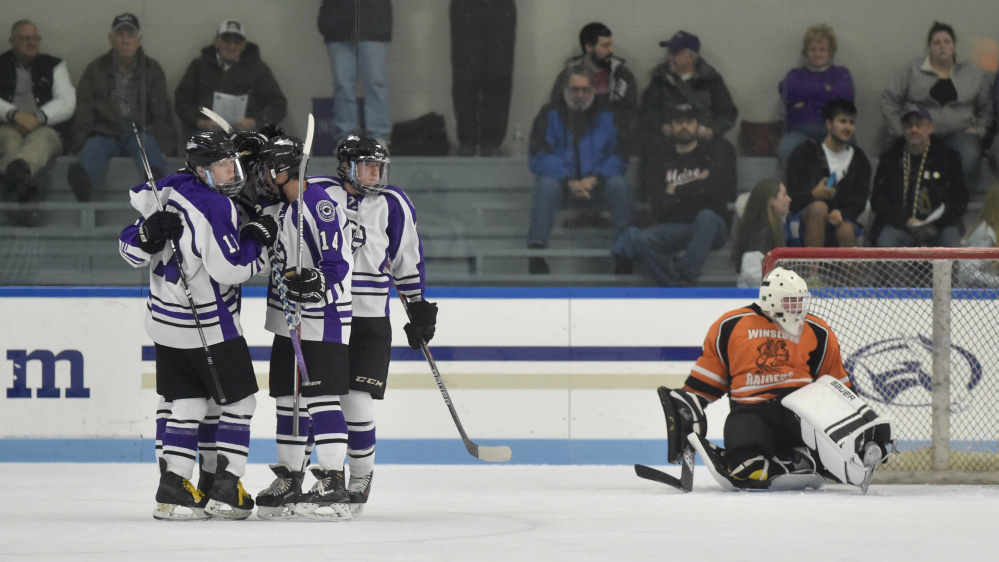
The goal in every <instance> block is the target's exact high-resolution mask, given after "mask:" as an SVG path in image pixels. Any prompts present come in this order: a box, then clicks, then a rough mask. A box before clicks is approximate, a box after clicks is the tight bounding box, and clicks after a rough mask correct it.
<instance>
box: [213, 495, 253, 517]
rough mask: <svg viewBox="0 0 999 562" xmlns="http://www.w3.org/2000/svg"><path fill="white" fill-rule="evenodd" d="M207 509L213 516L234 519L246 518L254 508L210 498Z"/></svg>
mask: <svg viewBox="0 0 999 562" xmlns="http://www.w3.org/2000/svg"><path fill="white" fill-rule="evenodd" d="M205 511H206V512H208V514H209V515H210V516H212V517H215V518H218V519H230V520H233V521H240V520H242V519H246V518H247V517H249V516H250V514H252V513H253V509H242V508H239V507H233V506H231V505H229V504H227V503H222V502H220V501H218V500H208V505H207V506H206V507H205Z"/></svg>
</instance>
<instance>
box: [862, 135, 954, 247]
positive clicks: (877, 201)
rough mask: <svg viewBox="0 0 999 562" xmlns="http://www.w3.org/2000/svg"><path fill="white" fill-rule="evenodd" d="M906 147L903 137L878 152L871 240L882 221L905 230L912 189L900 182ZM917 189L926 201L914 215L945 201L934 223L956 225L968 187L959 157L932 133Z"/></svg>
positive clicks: (932, 208) (873, 238)
mask: <svg viewBox="0 0 999 562" xmlns="http://www.w3.org/2000/svg"><path fill="white" fill-rule="evenodd" d="M903 150H907V149H906V145H905V138H904V137H901V138H899V139H898V140H897V141H896V142H895V144H894V145H893V146H892V147H891V148H889V149H888V150H887V151H886V152H885V153H883V154H882V155H881V160H880V162H878V171H877V172H876V173H875V174H874V187H873V188H872V189H871V209H872V210H873V211H874V214H875V218H874V228H873V229H872V233H871V235H872V236H871V240H877V235H878V233H879V232H880V231H881V228H882V227H883V226H885V225H890V226H893V227H895V228H897V229H899V230H905V228H906V226H905V224H906V221H908V220H909V219H910V218H911V217H912V193H911V191H912V190H910V189H906V187H905V186H904V185H902V179H903V171H902V151H903ZM920 191H923V192H925V193H926V195H927V196H928V199H929V200H928V201H927V203H928V204H927V205H924V206H923V207H924V208H922V209H920V210H919V211H918V212H917V214H916V218H919V219H924V218H926V216H927V215H928V214H929V213H930V212H932V211H933V210H934V209H936V208H937V207H939V206H940V204H941V203H944V204H945V205H946V207H945V209H944V214H943V216H941V217H940V219H939V220H937V222H936V224H938V225H940V226H941V227H944V226H952V225H957V224H959V223H960V222H961V216H962V215H964V211H965V210H966V209H967V208H968V189H967V187H966V186H965V185H964V172H962V171H961V157H960V156H959V155H958V154H957V153H956V152H954V151H953V150H951V149H949V148H947V147H946V146H945V145H944V143H943V139H941V138H939V137H936V136H933V137H931V139H930V149H929V151H928V153H927V155H926V163H925V164H924V165H923V179H922V181H921V182H920Z"/></svg>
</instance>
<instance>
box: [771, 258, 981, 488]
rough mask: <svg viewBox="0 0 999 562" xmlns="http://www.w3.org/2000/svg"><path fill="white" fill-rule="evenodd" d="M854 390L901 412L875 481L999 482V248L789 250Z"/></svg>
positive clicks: (778, 261)
mask: <svg viewBox="0 0 999 562" xmlns="http://www.w3.org/2000/svg"><path fill="white" fill-rule="evenodd" d="M774 267H783V268H785V269H789V270H792V271H794V272H796V273H798V274H799V275H801V276H802V277H803V278H804V279H805V281H806V282H807V283H808V290H809V292H810V293H811V295H812V300H811V306H810V308H809V312H811V313H813V314H815V315H816V316H818V317H820V318H822V319H823V320H825V321H826V322H828V323H829V325H830V326H831V327H832V329H833V331H834V332H835V334H836V336H837V338H838V339H839V343H840V349H841V352H842V357H843V366H844V367H845V368H846V371H847V372H848V373H849V375H850V380H851V381H852V383H853V388H854V390H855V391H856V392H857V394H859V395H860V396H861V397H863V398H864V399H865V400H867V402H868V403H869V404H870V405H871V407H872V408H873V409H874V410H875V411H877V412H878V414H879V415H882V416H885V417H888V418H890V419H891V420H892V427H893V431H894V436H895V439H896V440H897V443H898V454H895V455H890V457H889V458H890V460H889V461H888V462H887V463H886V464H885V465H884V466H882V467H881V468H879V469H878V471H877V472H876V473H875V482H882V483H889V482H899V483H903V482H904V483H910V482H911V483H967V484H971V483H978V484H982V483H989V484H993V483H999V301H997V299H996V297H997V296H999V248H777V249H775V250H773V251H771V252H770V253H769V254H767V256H766V258H765V260H764V264H763V271H764V274H766V273H769V272H770V271H771V270H772V269H773V268H774Z"/></svg>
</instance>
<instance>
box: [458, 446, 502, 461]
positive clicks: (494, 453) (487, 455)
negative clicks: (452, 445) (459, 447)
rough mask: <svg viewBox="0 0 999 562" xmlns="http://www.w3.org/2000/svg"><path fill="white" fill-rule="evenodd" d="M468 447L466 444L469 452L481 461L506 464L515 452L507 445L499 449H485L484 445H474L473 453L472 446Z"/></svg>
mask: <svg viewBox="0 0 999 562" xmlns="http://www.w3.org/2000/svg"><path fill="white" fill-rule="evenodd" d="M467 445H468V444H467V443H466V448H467V449H468V452H469V453H471V455H472V456H473V457H475V458H477V459H479V460H480V461H486V462H506V461H508V460H510V457H512V456H513V451H512V450H510V447H507V446H506V445H500V446H498V447H485V446H483V445H475V444H474V443H472V446H474V447H475V451H472V446H467Z"/></svg>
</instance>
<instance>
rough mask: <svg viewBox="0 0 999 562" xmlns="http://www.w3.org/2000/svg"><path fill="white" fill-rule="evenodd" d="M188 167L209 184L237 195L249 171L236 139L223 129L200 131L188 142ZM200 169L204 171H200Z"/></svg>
mask: <svg viewBox="0 0 999 562" xmlns="http://www.w3.org/2000/svg"><path fill="white" fill-rule="evenodd" d="M185 151H186V153H187V167H188V170H189V171H190V172H191V173H193V174H194V175H196V176H198V177H199V178H201V179H202V181H204V182H205V184H206V185H208V187H210V188H212V189H213V190H215V191H217V192H219V193H221V194H223V195H225V196H226V197H233V196H235V195H236V194H238V193H239V191H240V190H241V189H242V188H243V185H244V184H245V183H246V174H245V173H243V166H242V164H241V163H240V161H239V155H238V154H237V153H236V148H235V146H233V144H232V139H230V138H229V136H228V135H227V134H225V133H223V132H222V131H199V132H197V133H194V135H192V136H191V138H190V139H189V140H188V141H187V146H186V147H185ZM198 168H201V169H202V170H203V172H202V173H203V174H204V175H203V176H202V173H199V172H198Z"/></svg>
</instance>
